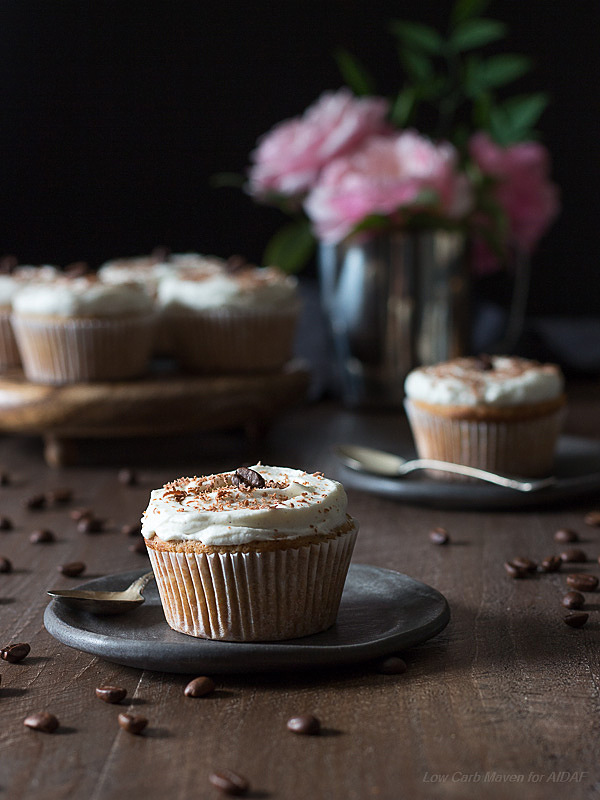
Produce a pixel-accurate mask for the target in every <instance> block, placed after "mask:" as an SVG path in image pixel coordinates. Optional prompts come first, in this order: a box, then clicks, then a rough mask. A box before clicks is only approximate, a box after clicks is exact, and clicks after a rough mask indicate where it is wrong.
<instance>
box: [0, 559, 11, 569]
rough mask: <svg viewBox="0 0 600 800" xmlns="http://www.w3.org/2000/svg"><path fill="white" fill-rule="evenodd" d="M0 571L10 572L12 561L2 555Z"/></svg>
mask: <svg viewBox="0 0 600 800" xmlns="http://www.w3.org/2000/svg"><path fill="white" fill-rule="evenodd" d="M0 572H12V562H11V561H10V559H8V558H5V557H4V556H0Z"/></svg>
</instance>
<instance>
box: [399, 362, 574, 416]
mask: <svg viewBox="0 0 600 800" xmlns="http://www.w3.org/2000/svg"><path fill="white" fill-rule="evenodd" d="M479 365H480V362H479V360H478V359H477V358H457V359H454V360H452V361H446V362H443V363H441V364H436V365H434V366H432V367H419V368H418V369H416V370H413V371H412V372H411V373H409V375H408V376H407V378H406V381H405V384H404V391H405V394H406V396H407V398H408V399H409V400H417V401H421V402H424V403H429V404H431V405H447V406H450V405H451V406H477V405H491V406H516V405H522V404H529V403H542V402H544V401H547V400H555V399H557V398H558V397H560V396H561V395H562V393H563V391H564V380H563V376H562V373H561V371H560V369H559V368H558V367H557V366H556V365H555V364H539V363H538V362H536V361H530V360H528V359H524V358H516V357H508V356H491V365H492V369H481V367H480V366H479Z"/></svg>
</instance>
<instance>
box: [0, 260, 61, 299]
mask: <svg viewBox="0 0 600 800" xmlns="http://www.w3.org/2000/svg"><path fill="white" fill-rule="evenodd" d="M59 275H60V272H59V271H58V270H57V269H56V267H52V266H50V265H49V264H44V265H43V266H40V267H34V266H29V265H23V266H20V267H16V268H15V269H14V270H12V271H11V272H10V273H8V272H7V273H2V274H0V306H10V305H11V304H12V301H13V298H14V296H15V295H16V293H17V292H18V291H19V290H20V289H22V288H23V286H25V285H26V284H27V283H28V282H38V283H49V282H50V281H53V280H55V279H56V278H57V277H58V276H59Z"/></svg>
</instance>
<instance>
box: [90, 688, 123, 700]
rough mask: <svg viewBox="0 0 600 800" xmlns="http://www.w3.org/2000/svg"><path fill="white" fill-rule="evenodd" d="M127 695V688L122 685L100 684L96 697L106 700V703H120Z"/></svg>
mask: <svg viewBox="0 0 600 800" xmlns="http://www.w3.org/2000/svg"><path fill="white" fill-rule="evenodd" d="M126 696H127V689H122V688H121V687H120V686H98V688H97V689H96V697H99V698H100V700H104V702H105V703H120V702H121V700H124V699H125V697H126Z"/></svg>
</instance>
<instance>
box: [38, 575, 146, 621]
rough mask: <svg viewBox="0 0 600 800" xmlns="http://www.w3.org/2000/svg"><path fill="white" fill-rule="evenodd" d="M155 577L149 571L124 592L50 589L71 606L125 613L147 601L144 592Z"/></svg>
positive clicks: (111, 612)
mask: <svg viewBox="0 0 600 800" xmlns="http://www.w3.org/2000/svg"><path fill="white" fill-rule="evenodd" d="M153 577H154V573H153V572H147V573H146V574H145V575H142V576H141V578H138V579H137V580H135V581H134V582H133V583H132V584H131V585H130V586H128V587H127V589H124V590H123V591H122V592H95V591H92V590H89V589H48V594H49V595H50V596H51V597H56V598H58V599H59V600H60V601H61V602H62V603H65V604H66V605H68V606H69V607H70V608H74V609H76V610H77V611H87V612H88V613H89V614H102V615H107V614H125V613H126V612H127V611H132V610H133V609H134V608H137V607H138V606H141V605H142V603H143V602H144V601H145V598H144V595H143V594H142V592H143V591H144V589H145V588H146V584H147V583H148V581H150V580H151V579H152V578H153Z"/></svg>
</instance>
